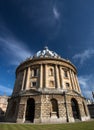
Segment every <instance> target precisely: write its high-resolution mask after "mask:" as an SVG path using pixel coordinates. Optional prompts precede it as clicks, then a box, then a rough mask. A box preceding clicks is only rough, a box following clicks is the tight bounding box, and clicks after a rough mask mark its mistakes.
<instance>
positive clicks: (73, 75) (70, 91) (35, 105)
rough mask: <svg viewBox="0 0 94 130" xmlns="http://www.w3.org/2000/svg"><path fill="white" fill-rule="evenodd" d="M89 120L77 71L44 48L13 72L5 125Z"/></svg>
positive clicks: (68, 62) (70, 64) (69, 63)
mask: <svg viewBox="0 0 94 130" xmlns="http://www.w3.org/2000/svg"><path fill="white" fill-rule="evenodd" d="M89 118H90V116H89V112H88V108H87V105H86V100H85V98H84V97H83V96H82V94H81V90H80V86H79V83H78V78H77V70H76V67H75V66H74V65H73V64H72V63H71V62H70V61H69V60H65V59H63V58H61V57H60V56H59V55H58V54H56V53H55V52H53V51H50V50H49V49H48V48H47V47H45V48H44V49H43V50H42V51H38V52H37V53H36V54H35V55H34V56H33V57H32V58H28V59H27V60H26V61H24V62H23V63H21V64H20V65H19V66H18V67H17V69H16V80H15V85H14V90H13V93H12V95H11V98H10V99H9V101H8V107H7V112H6V121H12V122H22V123H24V122H32V123H63V122H75V121H85V120H88V119H89Z"/></svg>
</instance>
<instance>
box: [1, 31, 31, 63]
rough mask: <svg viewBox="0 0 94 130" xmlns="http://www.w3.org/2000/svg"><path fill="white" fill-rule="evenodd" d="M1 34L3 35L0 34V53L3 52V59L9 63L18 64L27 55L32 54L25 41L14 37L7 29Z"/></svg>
mask: <svg viewBox="0 0 94 130" xmlns="http://www.w3.org/2000/svg"><path fill="white" fill-rule="evenodd" d="M2 34H3V36H0V48H1V52H0V53H1V54H4V55H3V56H4V60H8V63H9V64H12V65H18V64H19V63H20V62H22V61H23V60H25V59H26V58H27V57H30V56H32V53H31V52H30V50H29V49H28V48H27V46H25V43H23V42H21V41H20V40H18V39H17V38H15V37H14V36H13V35H12V34H11V33H10V32H9V31H8V30H6V32H5V34H4V32H3V33H2Z"/></svg>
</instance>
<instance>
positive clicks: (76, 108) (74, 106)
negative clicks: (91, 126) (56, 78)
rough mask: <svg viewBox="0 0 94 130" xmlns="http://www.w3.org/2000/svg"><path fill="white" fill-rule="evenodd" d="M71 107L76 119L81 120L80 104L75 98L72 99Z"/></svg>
mask: <svg viewBox="0 0 94 130" xmlns="http://www.w3.org/2000/svg"><path fill="white" fill-rule="evenodd" d="M71 107H72V113H73V117H74V119H80V112H79V106H78V102H77V101H76V100H75V99H74V98H72V99H71Z"/></svg>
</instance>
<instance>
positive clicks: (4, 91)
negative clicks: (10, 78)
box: [0, 85, 13, 95]
mask: <svg viewBox="0 0 94 130" xmlns="http://www.w3.org/2000/svg"><path fill="white" fill-rule="evenodd" d="M12 91H13V90H12V89H11V88H8V87H5V86H3V85H0V95H4V94H6V95H11V94H12Z"/></svg>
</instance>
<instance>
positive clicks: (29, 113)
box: [25, 98, 35, 122]
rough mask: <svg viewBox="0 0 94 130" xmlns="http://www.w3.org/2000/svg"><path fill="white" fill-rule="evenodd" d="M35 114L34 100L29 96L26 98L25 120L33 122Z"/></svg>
mask: <svg viewBox="0 0 94 130" xmlns="http://www.w3.org/2000/svg"><path fill="white" fill-rule="evenodd" d="M34 116H35V100H34V99H33V98H29V99H28V100H27V107H26V116H25V119H26V121H30V122H33V121H34Z"/></svg>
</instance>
